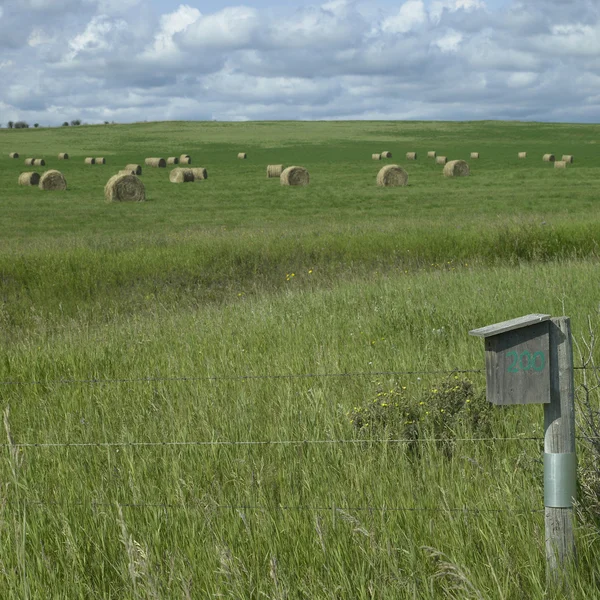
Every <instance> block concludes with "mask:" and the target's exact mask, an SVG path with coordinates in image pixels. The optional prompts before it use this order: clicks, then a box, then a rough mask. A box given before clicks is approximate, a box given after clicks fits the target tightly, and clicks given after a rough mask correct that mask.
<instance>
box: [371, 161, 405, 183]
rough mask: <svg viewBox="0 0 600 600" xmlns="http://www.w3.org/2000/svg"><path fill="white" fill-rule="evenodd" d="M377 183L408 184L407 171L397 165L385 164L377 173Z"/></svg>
mask: <svg viewBox="0 0 600 600" xmlns="http://www.w3.org/2000/svg"><path fill="white" fill-rule="evenodd" d="M377 185H378V186H381V187H397V186H404V185H408V173H407V172H406V171H405V170H404V169H403V168H402V167H401V166H399V165H386V166H385V167H383V169H381V170H380V171H379V173H377Z"/></svg>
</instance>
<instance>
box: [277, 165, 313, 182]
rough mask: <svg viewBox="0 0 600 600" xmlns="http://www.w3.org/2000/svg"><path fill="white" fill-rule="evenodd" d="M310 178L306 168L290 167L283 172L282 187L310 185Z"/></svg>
mask: <svg viewBox="0 0 600 600" xmlns="http://www.w3.org/2000/svg"><path fill="white" fill-rule="evenodd" d="M309 181H310V177H309V175H308V171H307V170H306V169H305V168H304V167H288V168H287V169H284V170H283V171H282V172H281V175H280V176H279V182H280V183H281V185H308V183H309Z"/></svg>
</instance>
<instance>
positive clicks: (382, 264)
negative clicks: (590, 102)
mask: <svg viewBox="0 0 600 600" xmlns="http://www.w3.org/2000/svg"><path fill="white" fill-rule="evenodd" d="M597 132H598V128H597V127H596V126H562V125H557V126H552V127H549V126H545V125H541V124H532V125H526V124H494V123H479V124H476V123H470V124H461V125H460V126H459V125H452V124H435V125H434V124H429V123H412V124H401V125H399V124H389V123H357V124H349V123H329V124H299V123H280V124H272V123H265V124H240V125H231V124H220V123H219V124H161V123H157V124H140V125H136V126H128V127H119V126H107V127H81V128H76V129H73V128H63V129H58V130H37V131H25V132H24V133H23V132H20V131H19V132H15V131H11V132H6V131H4V130H2V131H0V150H2V148H3V147H4V146H6V147H7V148H8V147H10V149H11V150H12V149H17V150H18V151H19V152H22V153H23V155H25V154H26V153H28V152H29V153H31V154H32V155H33V154H35V155H37V156H44V157H45V158H46V159H47V161H48V157H49V156H50V155H53V154H57V153H58V152H59V151H68V152H69V153H70V154H71V156H72V159H71V161H64V164H61V168H63V169H64V171H65V173H66V175H67V180H68V182H69V187H70V189H69V190H68V191H67V192H66V193H64V194H59V195H55V196H52V197H50V196H48V195H44V196H40V195H39V194H37V191H36V190H35V189H31V190H24V189H19V188H18V187H17V186H16V185H13V183H14V182H13V180H16V174H18V171H19V169H20V167H19V166H18V165H16V164H13V162H16V161H13V162H9V161H8V159H6V160H5V161H4V162H3V163H2V168H1V169H0V185H2V186H3V190H8V193H6V194H5V195H4V197H3V200H2V202H3V219H2V220H0V300H1V302H0V348H1V350H0V352H1V353H0V399H1V406H2V409H3V411H4V433H5V445H4V450H3V452H4V459H3V460H2V461H1V462H0V481H1V482H3V483H2V486H1V487H0V514H1V516H2V519H1V520H0V524H1V528H0V532H1V534H0V596H1V597H2V598H15V599H16V598H19V599H21V598H48V597H56V598H86V599H88V598H98V599H100V598H103V599H104V598H115V599H117V598H119V599H121V598H220V597H225V598H239V599H244V600H245V599H247V598H257V599H258V598H265V597H267V598H272V599H283V598H305V599H309V598H310V599H315V598H319V599H320V598H331V599H342V598H344V599H345V598H348V599H355V598H360V599H365V600H366V599H372V598H381V599H390V600H392V599H394V600H396V599H399V598H407V599H409V598H419V599H420V598H424V599H431V600H434V599H438V598H444V597H448V598H460V599H464V598H486V599H487V598H499V599H513V598H514V599H519V600H520V599H521V598H523V597H528V598H542V597H548V598H553V597H557V598H558V597H560V595H559V594H556V593H554V592H552V590H547V589H546V580H545V573H544V568H545V564H544V563H545V561H544V520H543V490H542V486H543V480H542V469H543V467H542V460H541V458H542V450H543V448H542V443H541V440H539V439H525V438H532V437H533V438H539V437H540V436H542V434H543V425H542V423H543V418H542V408H541V407H540V406H518V407H508V408H505V409H502V408H499V407H493V409H492V410H490V411H489V412H486V413H485V415H484V416H485V419H483V418H482V419H476V418H473V416H472V414H473V413H468V410H469V403H467V400H469V402H471V400H472V402H473V404H471V406H475V404H476V402H479V403H480V402H481V395H482V394H483V391H484V387H485V381H484V374H483V372H481V371H480V369H482V368H483V347H482V344H481V341H480V340H477V339H474V338H472V337H469V336H468V331H469V330H470V329H472V328H475V327H479V326H482V325H486V324H490V323H493V322H497V321H501V320H504V319H508V318H511V317H515V316H519V315H523V314H527V313H533V312H542V313H549V314H552V315H560V314H566V315H569V316H570V317H571V318H572V325H573V332H574V335H575V336H576V338H578V339H581V336H582V335H587V333H586V331H587V325H586V324H587V318H588V316H590V317H591V319H592V322H593V323H594V324H595V323H597V321H598V316H599V313H598V310H599V309H598V293H597V285H596V281H597V279H598V250H597V239H598V233H599V231H598V227H599V225H598V220H597V219H596V217H595V212H594V210H595V208H594V206H595V199H596V197H597V194H598V191H599V190H598V183H597V182H598V181H600V179H598V178H597V177H595V173H596V169H597V168H598V167H596V163H597V161H596V159H595V156H594V152H593V148H594V146H593V145H590V144H588V142H589V141H590V140H593V139H594V137H595V136H596V135H597ZM458 134H460V135H458ZM17 136H21V137H17ZM198 140H201V141H198ZM242 142H243V147H244V148H245V149H247V151H248V156H249V158H248V160H247V161H237V159H236V158H235V152H232V149H233V148H236V147H240V146H239V144H240V143H242ZM433 142H435V146H433V145H431V144H432V143H433ZM384 143H385V145H383V144H384ZM474 144H476V145H474ZM405 145H406V146H407V145H410V148H407V149H414V148H416V149H417V150H419V151H420V152H421V150H426V149H428V148H429V147H436V149H438V150H442V149H443V150H444V152H445V153H447V154H448V155H449V156H451V157H457V158H458V157H461V156H464V155H465V154H464V153H465V152H467V151H470V150H471V149H472V148H475V147H476V148H477V149H478V150H480V152H481V156H482V158H481V159H480V160H479V161H478V162H477V165H473V167H474V168H473V176H472V177H471V178H469V179H468V180H462V181H460V182H448V181H446V180H444V178H442V177H441V176H440V173H439V169H437V168H436V167H435V166H434V165H433V164H431V163H427V162H426V161H425V160H423V161H417V162H416V163H415V164H414V165H412V164H411V166H410V169H411V172H410V176H411V185H410V186H409V187H408V188H406V189H403V190H401V191H398V190H377V189H376V188H375V186H374V177H375V174H376V170H375V171H373V169H374V167H373V165H372V164H371V163H370V161H369V160H368V157H369V156H370V153H371V150H372V149H374V150H377V149H381V148H383V147H385V148H390V150H391V151H392V152H393V153H394V156H402V155H403V150H404V149H405V148H404V146H405ZM513 146H514V147H513ZM332 147H335V148H336V149H337V153H335V154H334V153H332V152H331V149H332ZM114 148H117V150H112V149H114ZM161 148H162V150H161ZM548 148H550V149H551V150H552V151H555V152H557V153H560V152H562V150H560V148H564V151H565V152H567V151H568V152H569V153H573V154H575V155H576V161H577V162H576V163H575V164H574V165H573V167H572V168H569V169H567V170H566V171H565V172H564V173H555V172H554V171H553V170H549V171H548V170H545V171H544V170H543V169H544V168H545V167H544V165H543V164H542V162H541V154H542V150H543V151H546V150H547V149H548ZM518 150H527V151H528V152H529V153H530V156H531V155H534V154H535V152H539V153H540V160H539V162H534V161H529V160H528V161H527V162H526V163H524V162H523V161H521V163H520V164H519V162H518V160H517V158H516V152H517V151H518ZM2 152H4V151H2ZM7 152H8V150H7V151H6V152H5V153H4V154H6V153H7ZM182 152H189V153H190V154H192V159H193V161H194V163H195V164H196V165H198V164H201V165H202V166H206V167H207V168H208V170H209V179H208V180H206V181H203V182H202V183H201V184H198V185H197V186H193V187H189V186H188V187H186V186H171V185H170V184H169V183H168V181H167V180H166V179H165V177H166V176H165V174H164V172H163V173H160V172H159V170H158V169H157V170H148V172H145V173H144V175H143V176H142V177H143V179H144V182H145V185H146V186H147V189H148V190H149V197H150V201H149V202H147V203H145V204H139V205H136V206H127V205H123V206H121V205H118V206H117V205H106V204H104V203H103V201H102V199H101V190H102V186H103V184H104V183H105V180H106V179H108V174H109V171H108V170H107V168H108V169H112V168H113V166H115V169H116V165H117V164H121V163H122V164H123V165H124V164H126V163H127V162H140V160H141V157H143V155H144V154H146V155H178V154H181V153H182ZM4 154H2V155H4ZM78 154H80V155H81V156H84V155H86V154H92V155H106V156H107V157H108V163H109V164H108V165H107V166H106V168H105V167H97V168H96V167H89V168H87V167H85V166H84V165H83V164H82V163H81V161H79V162H78ZM274 157H276V158H277V162H284V163H290V164H291V163H292V162H293V163H297V164H298V163H299V164H303V165H305V166H307V167H308V168H309V170H310V172H311V186H309V187H308V188H306V189H304V190H289V189H288V190H284V189H283V188H282V187H281V186H279V185H278V184H277V182H276V181H275V182H268V181H267V180H266V179H265V178H264V164H267V163H269V162H274V161H273V160H272V159H273V158H274ZM205 159H206V160H205ZM61 162H62V161H61ZM240 163H243V164H240ZM513 163H514V164H513ZM110 173H112V170H111V171H110ZM340 173H350V175H348V177H346V176H345V175H344V176H343V177H342V176H340V175H339V174H340ZM271 183H275V185H274V186H273V185H270V184H271ZM454 184H456V185H454ZM36 194H37V195H36ZM463 369H467V370H469V371H471V370H473V372H469V373H459V372H457V370H463ZM407 372H410V373H407ZM394 373H395V374H394ZM448 389H451V390H456V391H453V392H452V393H453V394H454V396H453V400H452V402H453V404H448V405H447V406H446V405H445V404H444V399H443V398H441V396H443V393H442V392H444V390H448ZM460 390H472V395H470V396H468V397H467V396H466V395H464V396H460ZM469 393H471V392H469ZM440 398H441V399H440ZM390 399H391V401H390V402H388V400H390ZM463 400H464V401H463ZM592 402H593V403H595V404H594V405H595V406H596V405H597V402H598V399H597V398H596V397H592ZM396 403H397V404H398V406H395V404H396ZM383 404H385V405H386V406H383ZM478 406H480V405H478ZM363 409H364V412H360V411H361V410H363ZM446 409H448V410H450V409H452V410H459V412H460V411H463V412H460V415H459V416H460V418H455V419H454V418H453V419H450V418H448V419H446V418H441V414H442V413H441V411H442V410H446ZM374 411H379V412H378V413H377V414H379V413H382V414H383V415H384V416H385V418H378V419H370V420H369V419H367V420H363V425H362V426H360V427H359V426H358V424H357V422H356V419H354V420H353V415H356V414H359V412H360V414H364V415H370V414H375V412H374ZM405 411H406V413H408V414H409V415H410V416H408V417H407V416H406V415H405ZM433 413H435V414H433ZM444 414H446V413H444ZM415 415H416V416H415ZM469 415H471V416H469ZM367 422H368V425H364V423H367ZM433 434H435V435H438V434H439V435H441V436H442V437H443V439H444V442H443V443H440V442H435V441H428V440H429V438H430V437H431V435H433ZM406 435H411V436H413V437H412V438H411V439H413V443H412V444H409V443H407V442H400V441H398V440H399V439H405V436H406ZM415 437H416V438H418V441H416V442H415V441H414V438H415ZM473 437H475V438H503V439H502V440H500V439H496V440H494V439H486V440H482V439H479V440H478V441H473V440H472V438H473ZM504 438H517V439H504ZM521 438H522V439H521ZM163 442H165V443H164V444H163ZM248 442H252V443H248ZM415 448H418V450H416V449H415ZM579 451H580V453H581V454H582V456H584V457H588V458H589V457H590V456H591V455H590V454H589V453H588V450H587V448H586V446H585V444H584V443H583V442H580V444H579ZM587 464H589V460H588V461H587ZM576 535H577V544H578V559H579V562H578V565H577V568H576V569H574V570H573V571H572V572H571V573H570V574H569V585H570V591H571V597H572V598H581V599H583V598H586V599H587V598H593V597H595V595H597V585H598V578H599V575H600V573H599V571H598V566H597V560H596V557H597V552H598V549H597V544H598V525H597V523H595V522H594V520H593V519H587V520H582V521H581V522H580V523H579V524H578V528H577V531H576Z"/></svg>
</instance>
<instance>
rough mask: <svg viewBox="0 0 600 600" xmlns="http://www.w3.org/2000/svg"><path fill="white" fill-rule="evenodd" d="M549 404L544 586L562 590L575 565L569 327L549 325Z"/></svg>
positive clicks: (558, 322) (563, 320) (561, 321)
mask: <svg viewBox="0 0 600 600" xmlns="http://www.w3.org/2000/svg"><path fill="white" fill-rule="evenodd" d="M550 378H551V383H550V403H548V404H544V506H545V522H546V580H547V583H548V585H550V586H552V587H553V588H561V587H564V584H565V579H564V576H565V574H566V570H567V568H568V566H569V564H571V563H573V562H574V561H575V560H576V552H575V538H574V532H573V500H574V499H575V492H576V486H577V455H576V453H575V391H574V388H575V384H574V379H573V342H572V339H571V321H570V319H569V318H568V317H556V318H553V319H552V320H551V325H550Z"/></svg>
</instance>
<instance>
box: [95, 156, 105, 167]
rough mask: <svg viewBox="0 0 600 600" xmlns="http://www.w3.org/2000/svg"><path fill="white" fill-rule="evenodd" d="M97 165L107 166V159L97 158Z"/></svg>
mask: <svg viewBox="0 0 600 600" xmlns="http://www.w3.org/2000/svg"><path fill="white" fill-rule="evenodd" d="M96 164H97V165H105V164H106V159H105V158H104V157H103V156H99V157H98V158H96Z"/></svg>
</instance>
